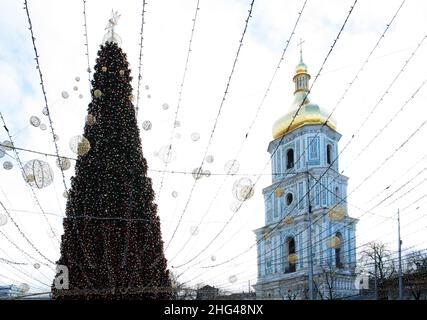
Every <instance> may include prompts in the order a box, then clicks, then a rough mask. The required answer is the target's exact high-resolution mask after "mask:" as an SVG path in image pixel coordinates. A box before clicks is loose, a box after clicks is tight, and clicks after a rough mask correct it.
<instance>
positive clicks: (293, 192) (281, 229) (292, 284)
mask: <svg viewBox="0 0 427 320" xmlns="http://www.w3.org/2000/svg"><path fill="white" fill-rule="evenodd" d="M309 81H310V74H309V73H308V71H307V66H306V65H305V64H304V62H303V60H302V54H301V58H300V62H299V64H298V65H297V66H296V69H295V75H294V77H293V82H294V83H295V91H294V96H295V98H294V102H293V103H292V105H291V107H290V111H289V112H287V113H286V114H285V115H284V116H282V117H281V118H279V119H278V120H277V121H276V122H275V123H274V125H273V140H272V141H271V142H270V144H269V146H268V152H269V153H270V154H271V155H273V156H272V166H271V171H272V184H271V185H270V186H268V187H266V188H264V189H263V195H264V203H265V223H264V226H263V227H261V228H259V229H257V230H255V231H254V232H255V234H256V240H257V243H258V246H257V263H258V280H257V283H256V285H254V288H255V290H256V294H257V298H259V299H308V274H309V269H310V268H309V267H310V259H309V254H308V252H309V248H310V245H309V232H308V230H309V225H310V224H309V214H310V217H311V248H312V262H313V280H314V281H313V283H314V286H313V287H314V293H315V298H316V299H322V298H323V299H330V298H338V297H346V296H351V295H355V294H357V293H358V290H356V289H355V284H354V281H355V277H356V275H355V267H356V238H355V236H356V234H355V228H356V223H357V219H354V218H350V217H349V216H348V213H347V212H348V211H347V201H346V200H347V180H348V178H347V177H345V176H343V175H342V174H340V173H339V169H338V165H339V161H338V141H339V140H340V138H341V135H340V134H339V133H338V131H337V128H336V123H335V121H334V120H333V119H332V118H330V117H329V114H328V113H327V112H325V111H323V110H322V109H320V107H319V106H318V105H317V104H314V103H312V102H311V101H310V98H309V96H308V94H309ZM309 207H310V210H309ZM310 211H311V213H309V212H310ZM331 295H332V297H330V296H331Z"/></svg>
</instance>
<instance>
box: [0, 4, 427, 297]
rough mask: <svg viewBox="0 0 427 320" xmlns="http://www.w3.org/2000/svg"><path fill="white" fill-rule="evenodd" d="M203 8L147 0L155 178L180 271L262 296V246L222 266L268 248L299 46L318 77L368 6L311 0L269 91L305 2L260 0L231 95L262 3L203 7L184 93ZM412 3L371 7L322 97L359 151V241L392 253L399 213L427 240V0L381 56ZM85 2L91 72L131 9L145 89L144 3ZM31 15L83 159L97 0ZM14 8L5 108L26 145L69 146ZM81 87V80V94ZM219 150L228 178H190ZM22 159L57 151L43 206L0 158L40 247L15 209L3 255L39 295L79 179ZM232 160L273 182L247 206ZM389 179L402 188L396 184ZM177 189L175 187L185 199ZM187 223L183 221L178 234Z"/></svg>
mask: <svg viewBox="0 0 427 320" xmlns="http://www.w3.org/2000/svg"><path fill="white" fill-rule="evenodd" d="M197 3H198V1H196V0H191V1H190V0H181V1H172V0H158V1H151V2H150V1H148V4H147V5H146V12H145V16H144V18H145V24H144V29H143V48H142V53H143V56H142V59H141V70H142V72H141V76H142V79H141V87H140V92H141V95H140V103H139V114H138V119H137V120H138V124H139V126H140V131H141V140H142V147H143V153H144V156H145V158H146V159H147V161H148V164H149V169H150V171H149V172H148V174H149V176H150V177H151V178H152V180H153V188H154V190H155V192H156V196H157V198H156V201H157V204H158V214H159V216H160V219H161V223H162V236H163V240H164V242H165V247H167V249H166V257H167V259H168V265H169V269H170V270H171V271H172V272H173V273H174V274H177V275H181V276H180V280H181V281H182V282H185V283H186V285H188V286H191V287H197V286H200V285H201V284H210V285H215V286H217V287H219V288H221V289H222V290H226V291H243V290H246V291H247V290H248V284H254V283H255V282H256V272H257V271H256V251H255V249H254V248H253V249H251V250H248V251H247V252H246V253H245V254H242V255H241V256H239V257H238V258H236V259H234V260H232V261H230V262H228V263H224V264H221V263H222V262H225V261H227V260H229V259H230V258H233V257H234V256H236V255H239V254H241V253H242V252H244V251H245V250H247V249H248V248H250V247H251V246H252V245H253V244H254V243H255V235H254V233H253V230H254V229H256V228H259V227H261V226H262V225H263V223H264V204H263V196H262V189H263V188H265V187H267V186H268V185H269V184H270V183H271V176H269V173H271V168H270V163H269V159H270V157H269V154H268V152H267V146H268V144H269V142H270V141H271V140H272V139H273V138H272V125H273V123H274V122H275V120H276V119H278V118H279V117H280V116H282V115H283V114H285V113H286V112H287V110H288V108H289V107H290V105H291V103H292V101H293V82H292V77H293V74H294V68H295V66H296V64H297V63H298V62H299V49H300V48H299V46H298V45H297V43H298V42H299V41H300V39H303V40H304V43H303V56H304V61H305V63H306V64H307V66H308V69H309V73H310V74H311V76H312V81H313V80H314V78H315V77H316V75H317V74H318V73H319V70H320V68H321V66H322V64H323V63H324V61H325V58H326V57H327V55H328V52H329V50H330V49H331V46H332V45H333V43H334V41H335V39H336V37H337V35H338V32H339V31H340V28H341V26H342V24H343V23H344V20H345V18H346V16H347V14H348V12H349V10H350V7H351V6H352V5H353V3H354V0H350V1H348V0H345V1H343V0H340V1H339V0H318V1H315V0H308V1H307V3H306V6H305V8H304V10H303V11H302V14H301V18H300V21H299V23H298V25H297V27H296V30H295V34H294V35H293V37H292V38H291V41H290V43H289V46H288V49H287V51H286V53H285V55H284V58H283V60H282V61H281V64H280V68H279V69H277V73H276V74H275V77H274V79H273V81H272V82H271V86H270V88H269V90H268V92H267V95H266V90H267V88H268V86H269V83H270V80H271V79H272V76H273V74H274V73H275V70H276V67H277V65H278V63H279V61H280V58H281V55H282V52H283V50H284V48H285V46H286V44H287V41H288V40H289V38H290V36H291V32H292V29H293V27H294V25H295V22H296V20H297V18H298V13H299V12H301V8H302V7H303V4H304V0H288V1H279V0H270V1H260V0H258V1H257V0H255V2H254V6H253V11H252V16H251V18H250V20H249V22H248V26H247V30H246V33H245V36H244V38H243V45H242V47H241V50H240V52H239V56H238V59H237V62H236V65H235V69H234V73H233V76H232V78H231V81H230V86H229V90H228V93H227V95H226V98H225V100H224V102H223V103H222V104H221V101H222V99H223V96H224V91H225V89H226V85H227V82H228V77H229V76H230V73H231V70H232V66H233V62H234V59H235V57H236V53H237V50H238V47H239V41H240V38H241V36H242V32H243V30H244V27H245V19H246V18H247V15H248V10H249V9H250V3H251V1H248V0H227V1H226V0H216V1H213V0H200V1H199V11H198V15H197V20H196V23H195V28H194V34H193V39H192V43H191V52H190V53H191V54H190V55H189V60H188V63H187V71H186V77H185V82H184V85H183V86H182V89H181V83H182V78H183V74H184V69H185V66H186V59H187V53H188V47H189V41H190V36H191V30H192V25H193V20H192V19H193V18H194V13H195V10H196V5H197ZM401 3H402V1H401V0H390V1H385V0H384V1H382V0H381V1H380V0H376V1H368V0H359V1H357V3H356V6H355V7H354V9H353V12H352V14H351V15H350V17H349V19H348V21H347V24H346V26H345V28H344V30H343V31H342V33H341V35H340V37H339V39H338V40H337V42H336V44H335V46H334V48H333V50H332V52H331V53H330V55H329V56H328V59H327V60H326V62H325V63H324V67H323V69H322V71H321V73H320V74H319V76H318V77H317V79H316V82H315V84H314V85H313V87H312V90H311V95H310V98H311V101H312V102H314V103H316V104H318V105H319V106H320V107H321V108H322V109H324V110H326V111H327V112H328V113H330V112H331V111H332V110H334V112H333V115H332V116H333V117H334V119H335V120H336V121H337V123H338V129H337V130H338V131H339V132H340V134H341V135H342V138H341V140H340V143H339V148H340V150H343V149H344V151H343V152H342V154H341V155H340V159H339V166H340V170H344V174H345V175H346V176H347V177H349V183H348V191H349V197H348V213H349V215H350V216H351V217H354V218H360V221H359V223H358V225H357V239H356V242H357V245H358V246H359V245H363V244H365V243H367V242H369V241H382V242H384V243H387V244H388V245H389V246H390V249H391V250H392V251H396V250H397V224H396V223H397V222H396V213H397V210H398V208H400V210H401V222H402V230H401V233H402V239H403V250H412V249H414V248H418V249H419V248H425V244H424V242H425V236H424V234H425V232H426V229H425V228H426V227H427V218H426V217H425V214H424V212H425V208H426V204H427V200H426V199H425V198H422V197H423V195H424V192H425V191H424V190H425V181H426V179H427V175H426V170H423V168H424V167H425V164H426V161H425V159H426V158H423V157H424V156H425V155H426V154H427V152H426V150H425V148H424V145H425V139H426V138H427V128H425V126H424V125H423V124H424V123H425V121H426V120H427V111H426V108H425V101H426V98H427V96H426V95H427V89H426V88H424V87H421V89H420V90H419V91H417V92H416V90H417V88H419V87H420V86H421V85H422V84H423V81H424V80H426V74H427V73H426V71H427V62H426V60H425V59H424V57H425V56H426V54H427V43H425V42H427V40H426V41H425V42H422V40H423V39H424V37H425V35H426V34H427V3H426V2H425V1H422V0H407V1H405V3H404V4H403V6H402V8H401V10H400V11H399V13H398V14H397V16H396V17H395V19H394V21H393V23H392V24H391V25H390V27H389V29H388V30H387V32H386V34H385V36H384V37H383V38H382V39H381V41H380V43H379V44H378V46H377V48H376V49H375V51H374V52H372V54H371V55H370V53H371V51H372V49H373V48H374V47H375V45H376V43H377V41H378V39H380V37H381V35H382V34H383V32H384V30H385V29H386V27H387V25H388V24H389V23H390V21H391V19H392V17H393V16H394V14H395V13H396V11H397V9H398V8H399V6H400V5H401ZM86 6H87V8H86V14H87V35H88V44H89V45H88V49H89V64H90V66H91V68H93V66H94V64H95V59H96V55H97V51H98V49H99V45H100V44H101V43H102V39H103V36H104V34H105V27H106V25H107V22H108V19H109V18H110V15H111V10H112V9H114V10H117V11H118V12H119V13H120V14H121V17H120V19H119V22H118V25H117V28H116V31H117V33H118V34H119V35H120V37H121V39H122V45H121V47H122V49H123V50H124V52H126V53H127V56H128V61H129V63H130V66H131V69H132V76H133V79H134V80H133V82H132V85H133V89H134V92H135V93H134V95H135V97H136V94H137V85H138V81H137V79H138V67H139V50H140V46H139V42H140V34H139V32H140V30H141V12H142V1H133V0H126V1H114V0H108V1H100V0H87V2H86ZM29 11H30V15H31V20H32V24H33V32H34V36H35V38H36V46H37V50H38V53H39V61H40V68H41V71H42V73H43V80H44V85H45V88H46V92H47V100H48V104H49V109H50V113H51V118H52V121H53V126H54V129H55V132H56V133H57V135H58V136H59V140H58V141H57V143H58V148H59V153H60V154H61V155H64V156H69V157H73V156H74V155H73V153H72V151H71V150H70V148H69V141H70V139H71V138H72V137H73V136H75V135H79V134H82V133H83V127H84V121H85V120H84V119H85V116H86V114H87V105H88V103H89V101H90V100H89V82H88V73H87V56H86V55H85V53H86V46H85V37H84V27H83V23H84V16H83V2H82V1H71V0H59V1H48V0H32V1H29ZM0 18H1V19H0V70H1V72H0V88H1V89H0V111H1V112H2V114H3V116H4V118H5V121H6V123H7V127H8V128H9V131H10V133H11V134H12V137H13V140H14V143H15V146H17V147H20V148H26V149H31V150H37V151H41V152H43V153H54V152H55V149H54V144H53V142H52V136H51V133H50V130H49V128H48V130H46V131H42V130H40V129H39V128H35V127H32V126H31V125H30V123H29V119H30V117H31V116H38V117H39V118H40V119H41V121H42V122H43V123H45V124H46V125H48V122H47V118H46V117H45V116H44V115H43V114H42V109H43V107H44V99H43V95H42V90H41V86H40V79H39V75H38V70H36V68H35V67H36V64H35V60H34V51H33V47H32V42H31V35H30V32H29V30H28V21H27V17H26V13H25V10H23V4H22V3H21V2H17V1H12V0H4V1H1V3H0ZM420 43H421V45H419V44H420ZM414 52H415V53H414ZM413 53H414V54H413ZM368 56H369V60H368V62H367V63H365V64H364V62H365V61H366V59H367V58H368ZM408 60H409V62H407V63H406V65H405V62H406V61H408ZM362 65H364V67H363V69H362V70H361V71H360V72H359V73H358V71H359V70H360V68H361V66H362ZM404 66H405V67H404ZM403 67H404V68H403ZM402 68H403V71H401V70H402ZM357 74H358V76H357V78H356V79H355V76H356V75H357ZM76 77H79V78H80V81H76V80H75V78H76ZM394 79H395V80H394ZM350 83H352V85H351V86H350V87H349V84H350ZM390 84H392V85H391V86H390ZM75 86H76V87H77V90H74V89H73V87H75ZM180 89H181V91H182V92H181V100H180V102H179V98H180V95H179V92H180ZM63 91H67V92H68V93H69V97H68V98H67V99H64V98H62V96H61V93H62V92H63ZM414 92H416V94H415V95H414ZM79 94H82V95H83V98H79ZM413 95H414V96H413ZM412 96H413V97H412ZM264 97H265V99H264ZM407 101H408V102H407ZM135 102H136V100H135ZM405 102H407V103H406V104H405ZM165 103H166V104H167V105H168V108H167V109H166V110H164V108H163V105H164V104H165ZM178 104H179V112H178V117H177V119H178V120H179V121H180V123H181V126H180V127H178V128H176V129H175V130H174V131H173V133H174V135H173V139H172V145H173V147H172V149H173V152H174V159H173V161H171V162H170V163H168V165H167V170H168V171H175V172H176V171H179V172H187V174H181V173H166V174H164V178H163V184H162V183H161V181H162V177H163V174H162V173H161V172H158V171H162V170H165V163H164V162H163V161H162V159H161V157H159V156H158V155H157V154H158V153H159V152H160V150H161V149H162V147H164V146H167V145H168V144H169V143H170V137H171V132H172V130H173V125H174V118H175V112H176V110H177V106H178ZM219 111H220V112H219ZM218 114H219V116H218ZM390 119H392V121H391V122H390ZM146 120H149V121H151V123H152V128H151V130H147V131H146V130H143V129H142V127H141V126H142V123H143V121H146ZM365 120H366V121H365ZM215 123H216V126H215V128H214V125H215ZM252 123H253V125H252V126H251V124H252ZM362 124H363V125H362ZM419 127H420V129H419V130H418V131H416V130H417V128H419ZM249 128H250V131H248V130H249ZM212 132H213V135H212V137H211V139H210V135H211V133H212ZM414 132H416V133H415V134H414ZM177 133H178V134H179V135H178V136H176V135H175V134H177ZM193 133H198V134H199V135H200V139H199V140H198V141H193V140H192V138H191V136H192V134H193ZM247 133H249V134H248V136H247V138H245V136H246V134H247ZM408 138H410V139H409V140H408V142H407V143H404V142H405V140H407V139H408ZM373 139H374V140H373ZM4 140H8V137H7V134H6V132H5V130H3V128H1V130H0V141H4ZM372 140H373V141H372ZM209 141H210V143H209V144H208V142H209ZM371 141H372V142H371ZM367 145H368V147H366V146H367ZM240 148H242V149H241V152H238V151H239V150H240ZM204 154H207V155H212V156H213V158H214V161H213V162H212V163H206V162H205V163H204V165H203V169H204V170H209V171H210V172H211V173H213V174H212V175H211V176H210V177H202V178H201V179H199V180H197V181H196V182H195V180H194V178H193V177H192V175H191V172H192V171H193V169H195V168H197V167H199V166H200V164H201V163H202V160H203V156H204ZM20 157H21V160H22V161H23V162H24V163H26V162H27V161H29V160H32V159H40V160H44V161H47V162H48V163H49V164H50V166H51V168H52V170H53V173H54V181H53V183H52V184H51V185H50V186H48V187H46V188H43V189H36V190H35V193H36V196H37V198H38V200H39V203H40V206H38V205H37V204H36V202H35V199H34V197H33V195H32V193H31V191H30V190H29V188H28V186H27V185H26V183H25V182H24V180H23V179H22V174H21V173H20V170H19V168H18V165H17V163H16V161H15V160H13V159H11V158H8V156H4V157H3V158H1V159H0V162H1V163H3V162H4V161H11V162H12V163H13V165H14V167H13V169H12V170H5V169H3V167H2V166H1V167H0V200H1V201H2V203H3V204H4V205H5V207H6V208H7V209H8V211H9V212H10V213H11V215H12V217H13V218H14V220H15V221H16V223H17V224H18V226H19V227H20V230H21V231H22V233H23V234H24V235H25V236H26V237H27V239H28V240H29V241H30V242H31V243H32V244H33V246H34V247H32V246H31V245H30V244H29V242H28V241H26V240H25V239H24V238H23V236H22V234H21V233H20V232H19V231H18V230H17V228H16V226H15V224H13V223H12V222H11V221H10V219H9V221H8V222H7V223H6V224H5V225H4V226H0V231H2V232H3V233H4V234H5V235H6V236H7V237H8V238H9V239H10V240H11V241H12V242H13V243H14V244H16V246H14V245H12V244H11V243H10V242H9V241H8V240H7V239H6V238H5V237H4V236H1V242H0V258H3V259H7V260H9V261H12V262H14V263H15V264H11V263H5V262H2V261H0V284H11V283H14V284H17V285H20V284H22V283H26V284H28V285H29V286H30V292H44V291H48V287H49V286H50V284H51V283H52V279H53V276H54V267H53V266H52V265H46V266H45V265H41V266H40V268H39V269H36V268H35V267H34V264H35V263H37V262H36V259H38V260H40V261H43V259H42V258H41V257H40V255H39V254H38V253H37V251H36V250H35V249H34V248H37V249H38V250H39V251H40V252H41V253H42V254H43V255H45V256H46V257H48V258H49V259H50V260H52V261H56V260H57V259H58V258H59V243H58V241H57V240H56V239H55V237H54V236H53V235H52V234H51V231H50V227H49V224H50V225H51V226H52V228H53V229H54V231H55V234H57V235H58V238H59V236H60V235H61V234H62V232H63V229H62V218H63V216H64V211H65V204H66V199H65V198H64V197H63V195H62V194H63V192H64V186H63V183H62V178H61V172H60V170H59V169H58V167H57V166H56V165H55V159H54V158H52V157H45V156H43V155H35V154H32V153H28V152H23V151H22V152H20ZM233 159H236V160H237V161H238V163H239V171H238V174H242V176H246V177H249V178H250V179H252V181H254V182H255V181H257V180H258V178H259V180H258V181H257V183H256V184H255V187H254V190H255V192H254V195H253V196H252V198H251V199H249V200H247V201H245V202H244V203H243V205H242V206H241V208H240V210H238V211H237V212H233V211H232V210H231V207H232V206H233V203H234V202H235V199H234V197H233V193H232V188H233V184H234V182H235V181H236V180H238V179H239V178H241V177H242V176H240V175H239V176H224V175H220V174H223V173H224V165H225V163H226V162H227V161H230V160H233ZM73 168H74V163H72V167H71V169H70V170H67V171H65V177H66V184H67V185H68V186H69V179H70V177H71V176H72V175H73V173H74V172H73ZM215 173H217V174H218V175H215ZM161 184H162V187H161V192H160V193H159V190H160V186H161ZM402 185H403V187H402ZM193 186H194V188H193ZM387 186H390V187H389V188H388V189H387V190H385V188H386V187H387ZM192 189H193V192H191V190H192ZM353 190H354V191H353ZM174 191H175V192H176V194H175V195H177V196H176V197H173V196H172V193H173V192H174ZM385 198H386V200H385V201H384V202H383V203H382V204H381V205H379V206H376V207H375V205H376V204H377V203H379V202H380V201H381V200H382V199H385ZM40 207H42V208H43V211H44V212H45V214H42V213H41V209H40ZM373 207H375V208H374V209H372V210H370V209H371V208H373ZM368 211H369V212H368ZM0 212H3V210H2V209H0ZM180 217H182V221H181V223H180V224H179V226H178V228H177V224H178V221H179V220H180ZM47 219H48V222H49V224H48V223H47ZM227 221H228V222H227ZM196 227H197V229H196ZM176 228H177V229H176ZM175 229H176V233H175V235H174V236H173V239H172V241H170V240H171V238H172V235H173V233H174V230H175ZM222 229H223V232H221V233H220V234H219V236H217V237H216V238H215V240H214V241H213V242H212V240H213V239H214V237H215V236H216V235H217V234H218V233H219V231H220V230H222ZM195 230H196V231H195ZM194 231H195V232H194ZM211 242H212V243H211ZM207 246H208V247H207ZM18 248H19V249H18ZM202 250H203V252H202V253H201V254H200V255H198V254H199V252H201V251H202ZM23 251H24V252H26V253H27V254H28V255H26V254H25V253H23ZM30 256H31V257H30ZM34 258H36V259H34ZM189 260H191V262H190V263H188V261H189ZM16 263H19V264H16ZM216 264H219V265H218V266H215V265H216ZM180 265H184V266H182V267H179V266H180ZM233 276H235V277H233ZM230 279H232V281H230Z"/></svg>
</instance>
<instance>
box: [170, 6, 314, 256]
mask: <svg viewBox="0 0 427 320" xmlns="http://www.w3.org/2000/svg"><path fill="white" fill-rule="evenodd" d="M307 1H308V0H305V1H304V3H303V5H302V7H301V9H300V10H299V12H298V16H297V19H296V21H295V24H294V27H293V29H292V31H291V34H290V36H289V38H288V40H287V41H286V45H285V47H284V49H283V51H282V54H281V56H280V59H279V62H278V63H277V66H276V68H275V69H274V72H273V75H272V77H271V79H270V82H269V83H268V85H267V89H266V90H265V93H264V96H263V98H262V100H261V102H260V104H259V105H258V108H257V110H256V113H255V116H254V118H253V119H252V122H251V124H250V125H249V128H248V130H247V132H246V134H245V137H244V139H243V142H242V143H241V145H240V147H239V149H238V151H237V153H236V155H235V156H234V159H238V158H239V156H240V153H241V152H242V150H243V147H244V145H245V143H246V141H247V139H248V137H249V133H250V132H251V130H252V127H253V126H254V124H255V122H256V120H257V119H258V115H259V113H260V111H261V108H262V106H263V105H264V102H265V101H266V99H267V96H268V94H269V93H270V90H271V86H272V85H273V82H274V80H275V78H276V76H277V73H278V71H279V69H280V66H281V64H282V62H283V61H284V57H285V54H286V52H287V50H288V47H289V44H290V43H291V40H292V38H293V36H294V35H295V30H296V28H297V26H298V24H299V22H300V19H301V16H302V14H303V12H304V9H305V6H306V4H307ZM208 157H209V156H208ZM208 157H206V162H208V163H210V161H209V160H210V158H208ZM212 175H217V174H212ZM229 175H230V173H229V172H228V170H226V173H225V177H224V179H223V180H222V182H221V184H220V186H219V187H218V189H217V191H216V192H215V195H214V197H213V198H212V200H211V201H210V203H209V206H208V208H207V210H206V211H205V213H204V214H203V216H202V218H201V219H200V224H201V223H202V222H203V221H204V219H205V218H206V216H207V215H208V213H209V212H210V210H211V209H212V206H213V204H214V203H215V201H216V199H217V198H218V196H219V194H220V192H221V190H222V188H223V187H224V185H225V182H226V181H227V178H228V176H229ZM231 175H236V173H234V174H231ZM242 175H243V176H250V175H252V174H242ZM253 175H255V176H263V175H269V174H262V173H259V174H253ZM273 175H281V173H276V174H274V173H273ZM238 208H239V205H238V204H233V208H232V211H233V212H236V211H237V210H238ZM190 240H191V237H188V238H187V241H186V242H185V243H184V244H183V246H182V247H181V248H180V250H178V252H177V254H176V255H175V256H173V257H172V258H171V262H172V261H173V260H174V259H175V258H176V257H177V255H178V254H179V253H180V252H183V250H184V248H185V247H186V246H187V244H188V243H189V241H190Z"/></svg>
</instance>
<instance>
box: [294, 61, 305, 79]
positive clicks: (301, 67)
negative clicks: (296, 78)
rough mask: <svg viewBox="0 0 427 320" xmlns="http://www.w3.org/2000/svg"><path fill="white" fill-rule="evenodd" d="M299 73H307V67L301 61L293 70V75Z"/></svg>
mask: <svg viewBox="0 0 427 320" xmlns="http://www.w3.org/2000/svg"><path fill="white" fill-rule="evenodd" d="M300 73H307V66H306V64H305V63H304V62H302V60H301V61H300V63H298V64H297V66H296V68H295V75H297V74H300Z"/></svg>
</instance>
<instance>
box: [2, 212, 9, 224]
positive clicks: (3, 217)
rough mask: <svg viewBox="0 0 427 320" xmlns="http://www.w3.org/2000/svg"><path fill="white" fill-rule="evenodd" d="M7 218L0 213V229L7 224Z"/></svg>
mask: <svg viewBox="0 0 427 320" xmlns="http://www.w3.org/2000/svg"><path fill="white" fill-rule="evenodd" d="M7 220H8V219H7V216H6V215H5V214H3V213H0V227H1V226H4V225H5V224H6V223H7Z"/></svg>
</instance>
